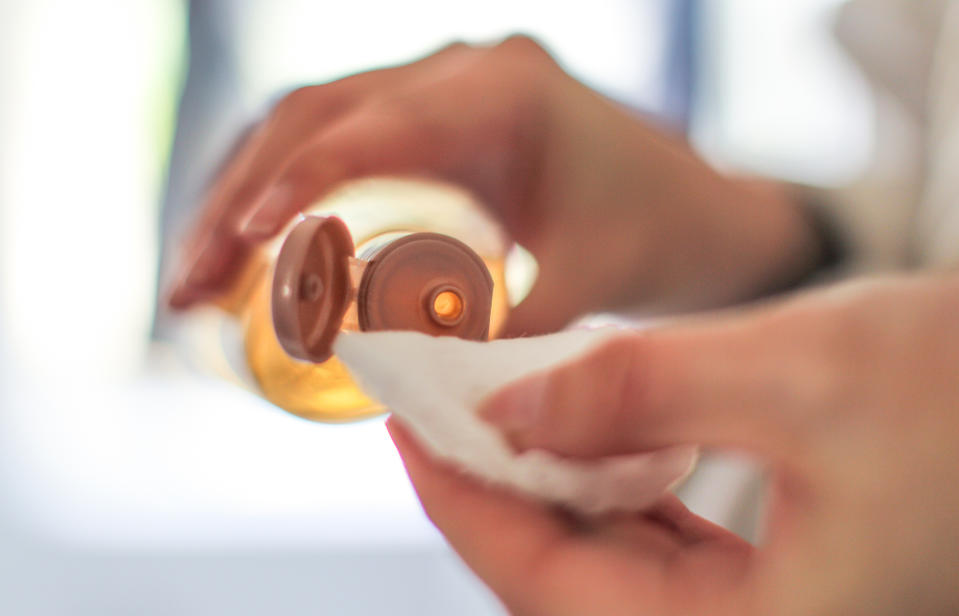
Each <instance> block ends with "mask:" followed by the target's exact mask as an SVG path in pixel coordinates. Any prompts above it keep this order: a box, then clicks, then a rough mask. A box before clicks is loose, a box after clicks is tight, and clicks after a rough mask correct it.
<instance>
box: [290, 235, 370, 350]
mask: <svg viewBox="0 0 959 616" xmlns="http://www.w3.org/2000/svg"><path fill="white" fill-rule="evenodd" d="M353 253H354V248H353V239H352V237H351V236H350V232H349V229H347V227H346V225H345V224H344V223H343V221H342V220H340V219H339V218H336V217H333V216H329V217H320V216H307V217H305V218H304V219H303V220H302V221H300V222H299V223H297V225H296V226H295V227H293V230H292V231H290V233H289V235H287V237H286V239H285V240H284V242H283V246H282V247H281V248H280V254H279V256H278V257H277V259H276V269H275V270H274V274H273V290H272V300H271V302H272V311H273V328H274V330H275V331H276V337H277V340H278V341H279V342H280V345H281V346H282V347H283V349H284V350H285V351H286V352H287V353H289V354H290V355H291V356H293V357H295V358H297V359H302V360H305V361H311V362H316V363H319V362H323V361H326V360H327V359H329V358H330V356H331V355H332V354H333V340H334V339H335V338H336V334H337V332H339V330H340V324H341V323H342V321H343V315H344V314H345V313H346V310H347V308H348V307H349V305H350V300H351V297H350V291H351V288H350V287H351V286H350V270H349V259H350V257H352V256H353Z"/></svg>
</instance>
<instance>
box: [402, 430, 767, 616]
mask: <svg viewBox="0 0 959 616" xmlns="http://www.w3.org/2000/svg"><path fill="white" fill-rule="evenodd" d="M387 425H388V427H389V429H390V433H391V435H392V437H393V439H394V442H395V443H396V445H397V448H398V449H399V451H400V454H401V455H402V457H403V460H404V463H405V465H406V468H407V472H408V473H409V476H410V479H411V481H412V482H413V485H414V486H415V488H416V490H417V493H418V495H419V497H420V500H421V501H422V503H423V507H424V510H425V511H426V512H427V514H428V515H429V516H430V518H431V519H432V520H433V522H434V523H435V524H436V525H437V527H438V528H439V529H440V530H441V531H442V532H443V534H444V535H445V536H446V538H447V539H448V540H449V542H450V544H451V545H452V546H453V548H454V549H455V550H456V551H457V552H458V553H459V554H460V555H461V556H462V557H463V559H464V560H465V561H466V562H467V564H469V566H470V567H471V568H473V570H474V571H475V572H476V573H477V574H478V575H479V576H480V577H481V578H482V579H484V580H485V581H486V582H487V584H489V585H490V587H491V588H492V590H493V591H494V592H495V593H496V594H497V595H499V596H500V597H501V598H502V599H503V600H504V602H505V603H507V605H508V606H509V607H510V608H511V609H512V610H514V611H515V612H519V613H530V614H558V615H562V614H584V613H618V612H619V611H622V610H623V609H624V608H625V607H628V609H630V610H642V609H646V610H651V612H650V613H665V611H666V610H665V607H666V605H667V603H672V602H676V601H679V600H680V599H681V597H682V596H683V595H689V594H690V593H691V592H692V587H693V586H697V585H701V582H702V580H698V579H690V578H689V576H690V575H700V574H701V575H703V577H709V578H712V579H714V580H715V583H716V584H717V585H721V584H728V585H729V586H733V585H734V583H735V582H737V581H738V579H734V578H740V577H741V574H742V571H743V569H744V566H745V562H746V559H747V558H748V555H749V554H750V551H751V550H750V548H749V546H748V545H746V544H745V542H743V541H742V540H740V539H738V538H736V537H735V536H732V535H731V534H730V533H728V532H727V531H722V530H721V529H716V528H714V527H711V525H709V523H708V522H705V521H704V520H701V519H700V518H697V517H696V516H695V515H694V514H692V513H690V512H688V510H686V509H685V507H683V506H682V505H681V504H680V503H678V501H675V502H673V501H666V502H664V503H663V505H662V506H661V507H659V508H657V510H655V511H652V512H650V513H649V514H648V516H649V517H648V518H647V517H646V515H640V516H618V517H616V518H609V519H597V520H593V521H583V520H576V519H574V518H571V517H569V516H565V515H563V514H559V513H557V512H555V511H551V510H549V509H546V508H544V507H542V506H540V505H538V504H535V503H532V502H529V501H526V500H524V499H522V498H520V497H517V496H515V495H512V494H509V493H507V492H504V491H501V490H498V489H494V488H491V487H488V486H482V485H480V484H478V483H476V482H474V481H472V480H470V479H468V478H466V477H465V476H463V475H462V474H460V473H458V472H456V471H454V470H452V469H450V468H448V467H445V466H443V465H440V464H437V463H435V462H434V461H432V460H431V459H430V458H429V457H428V456H427V455H426V454H425V453H424V452H423V451H422V449H420V448H419V446H418V445H417V444H416V442H415V441H414V440H413V438H412V437H411V436H410V434H409V433H408V432H407V431H406V430H405V429H404V428H403V427H402V425H400V424H399V423H398V422H397V421H396V420H395V419H390V420H389V421H388V422H387ZM666 519H669V520H671V521H669V522H668V523H667V522H664V521H663V520H666ZM713 557H714V558H713ZM717 569H721V571H719V572H717ZM667 570H669V571H671V575H672V574H674V577H672V578H670V579H664V577H663V573H664V571H667ZM720 574H721V575H720ZM719 590H720V588H719V587H718V586H717V588H716V591H717V592H714V593H712V597H713V599H715V597H716V596H717V595H718V591H719Z"/></svg>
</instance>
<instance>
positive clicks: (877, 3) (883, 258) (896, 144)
mask: <svg viewBox="0 0 959 616" xmlns="http://www.w3.org/2000/svg"><path fill="white" fill-rule="evenodd" d="M943 7H944V2H943V0H930V1H929V2H922V3H916V2H913V1H911V0H856V1H854V2H850V3H848V4H847V5H845V6H844V7H843V8H842V10H841V11H840V13H839V15H838V20H837V22H836V28H835V31H836V37H837V38H838V39H839V42H840V43H841V44H842V45H843V46H844V47H845V48H846V50H847V51H848V52H849V53H850V55H851V56H852V57H853V59H855V60H856V62H857V63H858V65H859V66H860V68H861V69H862V71H863V73H864V74H865V76H866V77H867V79H868V80H869V82H870V84H871V86H872V90H873V93H874V97H875V109H876V138H875V146H874V154H873V159H872V162H871V164H870V168H869V169H868V170H867V171H866V172H865V173H864V174H863V176H862V177H861V178H860V180H859V181H857V182H855V183H853V184H851V185H849V186H846V187H843V188H839V189H813V188H810V189H807V195H808V197H809V201H810V203H812V204H814V207H822V208H823V210H822V214H823V217H824V218H826V219H827V220H829V221H831V223H832V224H833V225H834V227H835V230H836V233H837V235H838V236H839V237H840V238H841V239H842V242H843V244H844V252H845V259H844V261H843V263H842V265H841V267H840V268H839V269H838V271H837V273H838V274H840V275H851V274H861V273H865V272H870V271H877V270H888V269H896V268H901V267H906V266H908V265H910V264H911V262H912V260H913V257H914V255H913V254H912V252H913V246H912V239H911V238H912V236H913V232H914V228H915V223H916V221H915V217H916V212H917V210H918V206H919V201H920V199H921V191H922V176H923V169H922V161H923V160H924V158H925V155H924V153H923V148H924V145H925V144H924V138H923V135H924V132H925V126H926V122H927V119H926V109H927V103H928V101H927V100H926V99H927V96H928V94H927V92H928V88H929V75H930V72H931V71H930V67H931V65H932V60H933V56H934V52H935V40H936V33H937V30H938V21H937V17H936V16H937V14H938V15H941V14H942V12H943Z"/></svg>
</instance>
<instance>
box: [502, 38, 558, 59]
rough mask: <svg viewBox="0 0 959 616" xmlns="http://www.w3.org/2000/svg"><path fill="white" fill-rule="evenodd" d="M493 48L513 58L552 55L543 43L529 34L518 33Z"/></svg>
mask: <svg viewBox="0 0 959 616" xmlns="http://www.w3.org/2000/svg"><path fill="white" fill-rule="evenodd" d="M493 50H494V51H495V52H497V53H499V54H501V55H507V56H510V57H512V58H535V59H541V60H543V59H547V60H548V59H549V58H550V55H549V53H547V51H546V49H545V48H544V47H543V45H542V44H540V43H539V41H537V40H536V39H534V38H533V37H532V36H530V35H528V34H523V33H517V34H512V35H510V36H508V37H507V38H505V39H503V40H502V41H500V42H499V43H498V44H497V45H496V46H495V47H494V48H493Z"/></svg>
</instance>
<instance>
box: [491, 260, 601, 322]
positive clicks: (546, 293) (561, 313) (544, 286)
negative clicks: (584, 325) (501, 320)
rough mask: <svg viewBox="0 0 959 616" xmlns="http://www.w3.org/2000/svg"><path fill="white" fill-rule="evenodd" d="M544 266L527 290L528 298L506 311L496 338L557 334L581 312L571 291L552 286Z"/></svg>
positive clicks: (563, 287) (546, 266) (561, 286)
mask: <svg viewBox="0 0 959 616" xmlns="http://www.w3.org/2000/svg"><path fill="white" fill-rule="evenodd" d="M551 271H555V270H551V269H550V268H549V266H548V264H546V265H544V267H543V268H542V269H541V270H540V276H539V278H538V279H537V280H536V283H535V284H534V285H533V288H532V289H530V292H529V295H527V296H526V298H525V299H524V300H523V301H522V302H520V303H519V304H518V305H517V306H516V307H515V308H513V309H512V310H510V313H509V317H507V319H506V324H505V325H504V326H503V331H502V333H501V334H500V337H502V338H517V337H521V336H539V335H542V334H549V333H552V332H556V331H559V330H561V329H562V328H563V327H565V326H566V325H568V324H569V323H570V321H572V320H573V319H574V318H576V317H577V316H580V314H581V312H582V308H581V307H580V306H579V302H577V301H575V300H576V299H577V298H576V293H575V292H574V291H572V290H571V288H569V287H567V286H564V285H561V284H556V283H554V282H553V281H552V280H551V279H550V272H551Z"/></svg>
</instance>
